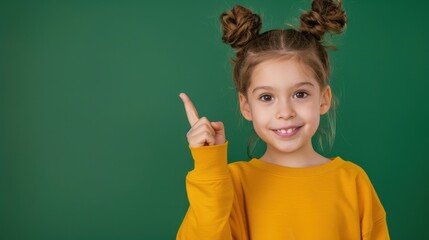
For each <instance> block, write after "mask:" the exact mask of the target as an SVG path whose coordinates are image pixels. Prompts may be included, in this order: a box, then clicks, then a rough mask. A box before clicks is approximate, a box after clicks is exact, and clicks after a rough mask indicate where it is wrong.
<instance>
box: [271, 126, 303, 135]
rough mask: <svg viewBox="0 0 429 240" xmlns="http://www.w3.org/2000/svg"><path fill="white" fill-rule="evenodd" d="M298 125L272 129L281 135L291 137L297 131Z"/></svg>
mask: <svg viewBox="0 0 429 240" xmlns="http://www.w3.org/2000/svg"><path fill="white" fill-rule="evenodd" d="M299 129H300V127H292V128H280V129H273V131H274V132H275V133H276V134H277V135H279V136H281V137H291V136H293V135H295V133H297V132H298V130H299Z"/></svg>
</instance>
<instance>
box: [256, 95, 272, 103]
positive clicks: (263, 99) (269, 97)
mask: <svg viewBox="0 0 429 240" xmlns="http://www.w3.org/2000/svg"><path fill="white" fill-rule="evenodd" d="M259 99H260V100H261V101H263V102H269V101H271V100H273V96H271V95H267V94H265V95H262V96H260V97H259Z"/></svg>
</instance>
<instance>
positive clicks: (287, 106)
mask: <svg viewBox="0 0 429 240" xmlns="http://www.w3.org/2000/svg"><path fill="white" fill-rule="evenodd" d="M295 116H296V112H295V110H294V107H293V104H292V102H291V101H290V100H288V99H284V100H281V101H278V102H277V106H276V119H285V120H287V119H290V118H293V117H295Z"/></svg>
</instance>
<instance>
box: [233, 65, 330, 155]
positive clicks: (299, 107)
mask: <svg viewBox="0 0 429 240" xmlns="http://www.w3.org/2000/svg"><path fill="white" fill-rule="evenodd" d="M246 95H247V96H244V95H243V94H240V96H239V98H240V109H241V112H242V114H243V116H244V118H246V119H247V120H249V121H252V122H253V126H254V129H255V132H256V133H257V134H258V136H259V137H260V138H261V139H262V140H263V141H264V142H265V143H266V144H267V151H273V150H274V151H276V152H279V153H282V152H283V153H292V152H297V151H313V148H312V145H311V137H312V136H313V135H314V133H315V132H316V130H317V128H318V126H319V122H320V115H322V114H324V113H326V112H327V111H328V110H329V106H330V103H331V90H330V88H329V87H326V88H325V89H323V91H322V90H321V89H320V86H319V84H318V83H317V81H316V80H315V79H314V77H312V76H311V74H309V72H308V71H305V68H304V66H303V65H301V64H299V63H297V62H296V61H294V60H269V61H265V62H262V63H260V64H259V65H258V66H256V68H255V69H254V71H253V73H252V78H251V82H250V86H249V88H248V90H247V94H246ZM303 153H304V152H303Z"/></svg>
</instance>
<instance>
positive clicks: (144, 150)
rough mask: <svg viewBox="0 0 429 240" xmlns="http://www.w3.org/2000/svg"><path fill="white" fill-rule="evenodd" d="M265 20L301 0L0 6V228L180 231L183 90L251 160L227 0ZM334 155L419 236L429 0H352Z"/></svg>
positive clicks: (425, 179)
mask: <svg viewBox="0 0 429 240" xmlns="http://www.w3.org/2000/svg"><path fill="white" fill-rule="evenodd" d="M237 3H239V4H242V5H244V6H247V7H249V8H252V9H253V10H254V11H255V12H257V13H259V14H261V15H262V16H263V24H264V30H267V29H271V28H280V27H284V26H286V25H285V23H293V24H296V23H297V22H296V21H297V19H298V18H299V15H300V13H301V10H300V9H308V8H309V6H310V2H309V1H307V0H294V1H292V0H291V1H288V0H282V1H279V0H276V1H274V0H273V1H256V0H253V1H251V0H249V1H236V2H232V1H226V0H223V1H170V3H166V2H164V1H132V0H122V1H119V0H118V1H88V0H80V1H16V0H9V1H7V0H3V1H1V3H0V239H8V240H9V239H10V240H12V239H25V240H33V239H40V240H42V239H43V240H49V239H80V240H86V239H88V240H95V239H103V240H105V239H174V236H175V234H176V231H177V229H178V227H179V225H180V223H181V220H182V218H183V216H184V214H185V211H186V209H187V206H188V202H187V198H186V192H185V175H186V173H187V171H189V170H190V169H192V160H191V157H190V154H189V151H188V148H187V142H186V138H185V134H186V132H187V130H188V123H187V120H186V117H185V114H184V110H183V106H182V104H181V102H180V99H179V98H178V94H179V93H180V92H182V91H184V92H187V93H188V94H189V95H190V96H191V97H192V99H193V100H194V102H195V104H196V106H197V108H198V109H199V111H200V114H201V115H205V116H207V117H209V119H212V120H222V121H224V122H225V125H226V133H227V138H228V140H229V142H230V145H229V146H230V147H229V149H230V151H229V156H230V161H236V160H243V159H247V157H246V151H245V148H246V144H247V139H248V137H249V135H250V125H249V124H248V123H245V122H244V121H243V120H242V119H241V118H240V115H239V112H238V111H237V105H236V95H235V92H234V90H233V87H232V79H231V66H230V64H229V58H230V57H231V56H232V53H233V52H232V50H231V49H230V47H229V46H227V45H224V44H223V43H222V42H221V35H220V26H219V20H218V16H219V14H220V13H221V12H222V11H225V10H227V9H230V8H231V7H232V6H233V5H234V4H237ZM344 6H345V9H346V10H347V15H348V18H349V24H348V29H347V31H346V33H345V34H343V35H342V36H340V37H335V38H334V40H335V41H334V42H335V43H336V44H337V46H338V51H336V52H332V53H331V57H332V62H333V69H332V71H333V75H332V85H333V89H334V91H335V93H336V95H337V96H338V97H339V99H340V109H339V110H338V117H337V120H338V130H337V139H336V142H335V145H334V148H333V149H332V151H331V152H330V153H327V155H328V156H336V155H340V156H342V157H343V158H345V159H348V160H351V161H353V162H355V163H357V164H359V165H361V166H362V167H363V168H364V169H365V170H366V171H367V173H368V175H369V176H370V178H371V180H372V182H373V184H374V186H375V188H376V189H377V192H378V194H379V197H380V199H381V201H382V203H383V205H384V207H385V208H386V211H387V214H388V224H389V228H390V233H391V237H392V239H424V238H425V236H426V235H427V234H425V232H426V231H427V227H428V224H427V223H428V219H427V216H428V215H429V205H428V204H427V203H428V202H429V174H428V169H429V161H428V160H429V158H428V157H427V155H428V154H427V151H428V146H429V144H428V143H429V141H428V136H429V127H428V122H429V105H428V100H427V96H428V94H427V91H428V88H429V67H428V61H427V57H426V56H427V54H428V53H429V51H428V42H429V34H428V27H427V17H426V15H427V11H426V9H427V7H428V6H429V4H428V3H426V2H425V1H411V2H400V1H398V2H396V1H368V0H366V1H364V0H345V1H344Z"/></svg>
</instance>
